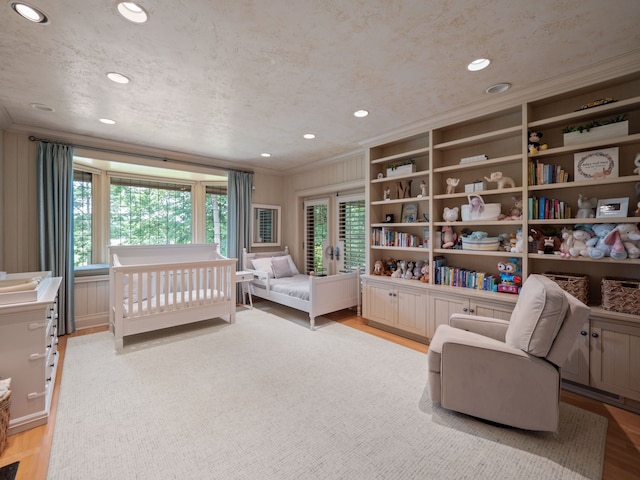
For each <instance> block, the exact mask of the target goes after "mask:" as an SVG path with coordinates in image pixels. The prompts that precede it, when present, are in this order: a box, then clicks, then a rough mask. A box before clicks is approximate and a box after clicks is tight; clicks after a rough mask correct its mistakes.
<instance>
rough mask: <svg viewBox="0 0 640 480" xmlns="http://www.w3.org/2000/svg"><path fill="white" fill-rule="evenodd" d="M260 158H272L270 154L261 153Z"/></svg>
mask: <svg viewBox="0 0 640 480" xmlns="http://www.w3.org/2000/svg"><path fill="white" fill-rule="evenodd" d="M260 156H262V157H264V158H269V157H270V156H271V154H270V153H261V154H260Z"/></svg>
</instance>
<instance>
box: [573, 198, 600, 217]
mask: <svg viewBox="0 0 640 480" xmlns="http://www.w3.org/2000/svg"><path fill="white" fill-rule="evenodd" d="M597 206H598V199H597V198H595V197H593V198H587V197H583V196H582V194H578V212H577V213H576V218H596V207H597Z"/></svg>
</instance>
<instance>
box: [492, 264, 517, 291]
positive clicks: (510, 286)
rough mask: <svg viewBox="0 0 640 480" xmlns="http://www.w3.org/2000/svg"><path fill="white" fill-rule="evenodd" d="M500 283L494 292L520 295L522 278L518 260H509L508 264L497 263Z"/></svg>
mask: <svg viewBox="0 0 640 480" xmlns="http://www.w3.org/2000/svg"><path fill="white" fill-rule="evenodd" d="M498 271H499V272H500V283H499V284H498V285H496V290H497V291H498V292H503V293H515V294H518V293H520V286H521V285H522V276H521V274H520V260H519V259H518V258H510V259H509V261H508V262H499V263H498Z"/></svg>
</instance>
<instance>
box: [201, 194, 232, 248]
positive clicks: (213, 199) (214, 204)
mask: <svg viewBox="0 0 640 480" xmlns="http://www.w3.org/2000/svg"><path fill="white" fill-rule="evenodd" d="M227 199H228V197H227V186H226V185H224V186H211V185H209V186H207V187H206V189H205V211H206V219H205V229H206V242H207V243H215V244H217V245H218V251H219V252H220V254H221V255H222V256H224V257H226V256H227V212H228V211H229V210H228V203H227Z"/></svg>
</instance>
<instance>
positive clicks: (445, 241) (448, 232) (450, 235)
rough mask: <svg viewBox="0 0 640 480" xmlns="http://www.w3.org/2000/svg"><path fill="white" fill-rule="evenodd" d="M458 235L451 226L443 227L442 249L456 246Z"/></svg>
mask: <svg viewBox="0 0 640 480" xmlns="http://www.w3.org/2000/svg"><path fill="white" fill-rule="evenodd" d="M457 239H458V235H456V233H455V232H454V231H453V228H452V227H451V226H449V225H445V226H443V227H442V248H451V247H453V246H454V245H455V244H456V240H457Z"/></svg>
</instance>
